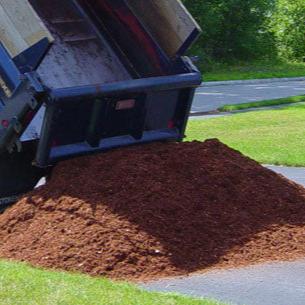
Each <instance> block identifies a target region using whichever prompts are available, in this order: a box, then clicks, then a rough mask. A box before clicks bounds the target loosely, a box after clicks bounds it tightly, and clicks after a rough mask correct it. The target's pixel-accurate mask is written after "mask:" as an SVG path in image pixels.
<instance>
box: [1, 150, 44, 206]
mask: <svg viewBox="0 0 305 305" xmlns="http://www.w3.org/2000/svg"><path fill="white" fill-rule="evenodd" d="M35 151H36V149H35V146H34V145H32V144H26V145H25V146H24V148H23V151H22V152H20V153H13V154H9V153H4V154H0V209H1V207H3V206H6V205H8V204H10V203H11V202H12V201H16V199H17V198H18V196H19V195H22V194H24V193H26V192H28V191H31V190H32V189H33V188H34V187H35V185H36V184H37V182H38V181H39V180H40V179H41V178H42V177H43V176H44V174H45V170H43V169H41V168H38V167H35V166H33V165H32V161H33V160H34V158H35Z"/></svg>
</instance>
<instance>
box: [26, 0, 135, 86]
mask: <svg viewBox="0 0 305 305" xmlns="http://www.w3.org/2000/svg"><path fill="white" fill-rule="evenodd" d="M30 2H31V4H32V6H33V7H34V9H35V10H36V12H37V13H38V15H39V16H40V18H41V19H42V20H43V21H44V23H45V25H46V26H47V28H48V30H49V31H50V32H51V34H52V36H53V37H54V39H55V41H54V43H53V45H52V47H51V49H50V51H49V52H48V54H47V55H46V57H45V58H44V60H43V62H42V63H41V65H40V66H39V68H38V70H37V72H38V74H39V75H40V77H41V79H42V81H43V83H44V84H45V85H46V86H48V87H49V88H51V89H57V88H67V87H75V86H85V85H93V84H101V83H111V82H116V81H123V80H128V79H131V77H130V75H129V74H128V72H127V71H126V69H125V67H124V66H123V64H122V63H121V62H120V60H119V59H118V57H117V56H116V54H115V53H114V52H113V50H112V49H111V47H110V46H109V44H108V43H107V41H106V39H104V37H103V35H102V33H101V31H97V29H96V28H95V25H94V24H93V23H92V22H91V20H90V18H89V17H88V16H87V15H86V13H85V12H84V11H83V10H82V8H81V7H80V6H79V5H78V4H77V2H76V1H61V0H52V1H50V0H31V1H30Z"/></svg>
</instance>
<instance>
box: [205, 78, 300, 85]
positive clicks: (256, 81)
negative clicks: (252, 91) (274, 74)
mask: <svg viewBox="0 0 305 305" xmlns="http://www.w3.org/2000/svg"><path fill="white" fill-rule="evenodd" d="M291 81H305V77H289V78H266V79H249V80H228V81H217V82H205V83H202V84H201V87H214V86H215V87H216V86H226V85H231V86H232V85H247V84H249V85H250V84H266V83H278V82H291Z"/></svg>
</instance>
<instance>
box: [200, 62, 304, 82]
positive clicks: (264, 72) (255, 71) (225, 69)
mask: <svg viewBox="0 0 305 305" xmlns="http://www.w3.org/2000/svg"><path fill="white" fill-rule="evenodd" d="M201 71H202V73H203V79H204V81H226V80H245V79H260V78H281V77H301V76H305V63H302V62H300V63H297V62H291V63H290V62H264V61H258V62H251V63H240V64H232V65H229V64H215V65H213V66H212V68H211V69H210V71H206V70H205V67H204V65H203V64H202V65H201Z"/></svg>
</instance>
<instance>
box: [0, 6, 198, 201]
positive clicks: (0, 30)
mask: <svg viewBox="0 0 305 305" xmlns="http://www.w3.org/2000/svg"><path fill="white" fill-rule="evenodd" d="M156 20H158V23H156ZM199 33H200V29H199V27H198V25H197V24H196V22H195V21H194V20H193V18H192V17H191V16H190V15H189V13H188V12H187V11H186V9H185V7H184V6H183V5H182V3H181V2H180V1H178V0H159V1H152V0H151V1H150V0H146V1H135V0H94V1H93V0H66V1H60V0H30V1H27V0H16V1H8V0H0V42H1V44H0V76H1V78H0V88H2V90H0V104H1V107H0V122H1V124H0V151H1V153H0V170H1V166H2V173H4V172H11V171H12V170H11V167H12V164H15V163H16V162H14V160H15V158H17V157H16V156H17V155H18V158H19V159H21V163H22V162H23V159H24V158H23V156H25V155H26V153H25V152H26V151H28V147H30V149H29V151H30V153H28V155H27V158H25V159H26V160H25V161H24V162H25V163H26V165H27V166H26V167H27V170H26V172H31V170H29V166H32V165H29V164H30V163H29V161H31V162H32V161H33V162H34V164H35V165H36V166H39V167H46V166H49V165H52V164H54V163H55V162H57V161H58V160H62V159H66V158H70V157H72V156H76V155H80V154H87V153H95V152H99V151H103V150H105V149H109V148H114V147H121V146H125V145H130V144H139V143H145V142H150V141H159V140H181V139H182V138H183V136H184V130H185V126H186V123H187V119H188V115H189V110H190V107H191V103H192V100H193V94H194V90H195V87H196V86H198V85H199V84H200V82H201V76H200V73H199V72H198V70H197V69H196V67H195V66H194V65H193V64H192V62H191V61H190V60H189V59H188V58H187V57H184V56H183V55H184V53H185V52H186V50H187V49H188V48H189V47H190V45H191V44H192V43H193V42H194V40H195V39H196V38H197V36H198V35H199ZM1 154H2V155H1ZM8 156H9V157H8ZM7 158H10V160H12V162H11V163H12V164H10V165H9V166H8V165H7V164H8V162H7V161H3V160H7ZM1 161H2V165H1ZM19 168H21V167H20V164H19ZM17 172H18V171H17ZM39 175H40V174H39ZM4 176H5V177H4ZM15 176H16V174H14V177H15ZM1 177H2V178H1ZM3 177H4V178H3ZM1 179H2V180H1ZM15 179H16V177H15V178H14V179H13V180H15ZM24 180H26V179H24V178H23V181H24ZM1 181H2V182H1ZM4 181H5V182H4ZM7 181H11V179H10V178H8V177H7V175H5V174H2V175H0V187H1V185H4V184H5V185H6V188H7V189H10V187H8V184H9V185H11V184H12V182H7ZM13 183H14V184H16V181H13ZM22 183H23V182H22ZM6 193H7V192H6ZM0 195H1V192H0Z"/></svg>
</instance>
